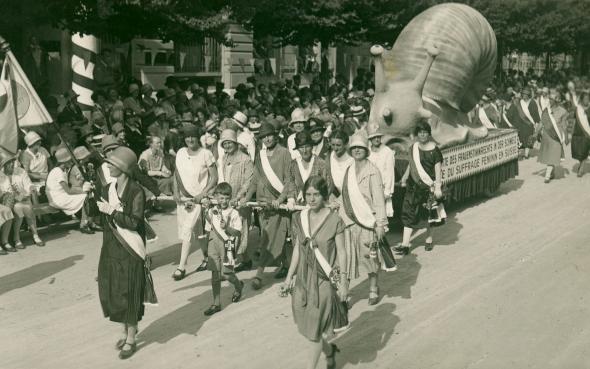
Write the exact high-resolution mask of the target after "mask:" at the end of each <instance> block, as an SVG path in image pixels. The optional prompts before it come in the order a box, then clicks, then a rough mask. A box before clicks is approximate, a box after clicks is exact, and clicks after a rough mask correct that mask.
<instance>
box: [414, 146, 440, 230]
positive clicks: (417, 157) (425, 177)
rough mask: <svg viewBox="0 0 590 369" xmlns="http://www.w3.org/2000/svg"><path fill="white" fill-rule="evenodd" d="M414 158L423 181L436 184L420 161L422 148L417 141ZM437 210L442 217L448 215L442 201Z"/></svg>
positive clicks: (429, 185) (430, 185)
mask: <svg viewBox="0 0 590 369" xmlns="http://www.w3.org/2000/svg"><path fill="white" fill-rule="evenodd" d="M412 158H413V159H414V164H415V165H416V171H417V172H418V175H419V176H420V179H421V180H422V182H424V183H425V184H426V185H427V186H428V187H432V186H433V185H434V180H433V179H432V178H430V176H429V175H428V173H426V171H425V170H424V167H423V166H422V163H421V162H420V149H419V148H418V143H417V142H416V143H414V147H413V148H412ZM437 211H438V215H439V217H440V218H441V219H442V218H446V217H447V212H446V211H445V207H444V205H443V203H442V202H441V203H439V204H438V208H437Z"/></svg>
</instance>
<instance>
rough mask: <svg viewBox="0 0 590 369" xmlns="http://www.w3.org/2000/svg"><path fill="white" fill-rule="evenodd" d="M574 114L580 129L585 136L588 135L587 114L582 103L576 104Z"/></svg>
mask: <svg viewBox="0 0 590 369" xmlns="http://www.w3.org/2000/svg"><path fill="white" fill-rule="evenodd" d="M576 116H577V118H578V123H579V124H580V127H582V130H583V131H584V133H585V134H586V136H587V137H590V124H588V116H587V115H586V112H585V111H584V107H583V106H582V105H578V106H577V107H576Z"/></svg>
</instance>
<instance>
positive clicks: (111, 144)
mask: <svg viewBox="0 0 590 369" xmlns="http://www.w3.org/2000/svg"><path fill="white" fill-rule="evenodd" d="M119 146H121V144H120V143H119V141H118V140H117V138H116V137H115V136H113V135H106V136H104V137H103V138H102V141H101V143H100V147H101V149H102V151H103V152H104V151H107V150H110V149H114V148H115V147H119Z"/></svg>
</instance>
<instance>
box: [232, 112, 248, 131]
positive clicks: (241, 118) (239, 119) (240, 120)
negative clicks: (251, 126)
mask: <svg viewBox="0 0 590 369" xmlns="http://www.w3.org/2000/svg"><path fill="white" fill-rule="evenodd" d="M232 119H233V121H234V122H235V123H236V124H237V125H238V126H240V127H241V128H244V127H245V126H246V124H248V116H247V115H246V114H244V113H242V112H241V111H237V112H235V113H234V115H233V116H232Z"/></svg>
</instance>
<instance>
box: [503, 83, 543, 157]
mask: <svg viewBox="0 0 590 369" xmlns="http://www.w3.org/2000/svg"><path fill="white" fill-rule="evenodd" d="M521 95H522V98H520V99H516V100H515V102H514V104H512V106H511V107H510V109H509V110H508V112H507V114H506V116H507V118H508V120H509V121H510V122H511V124H512V125H513V126H514V128H516V129H517V130H518V139H519V140H520V148H521V149H522V150H523V151H524V158H525V159H528V158H529V155H530V151H531V149H532V148H533V146H534V144H535V140H536V138H535V120H534V118H533V117H532V115H531V113H530V112H529V103H530V98H531V89H530V88H529V87H525V88H524V89H523V90H522V93H521Z"/></svg>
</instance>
